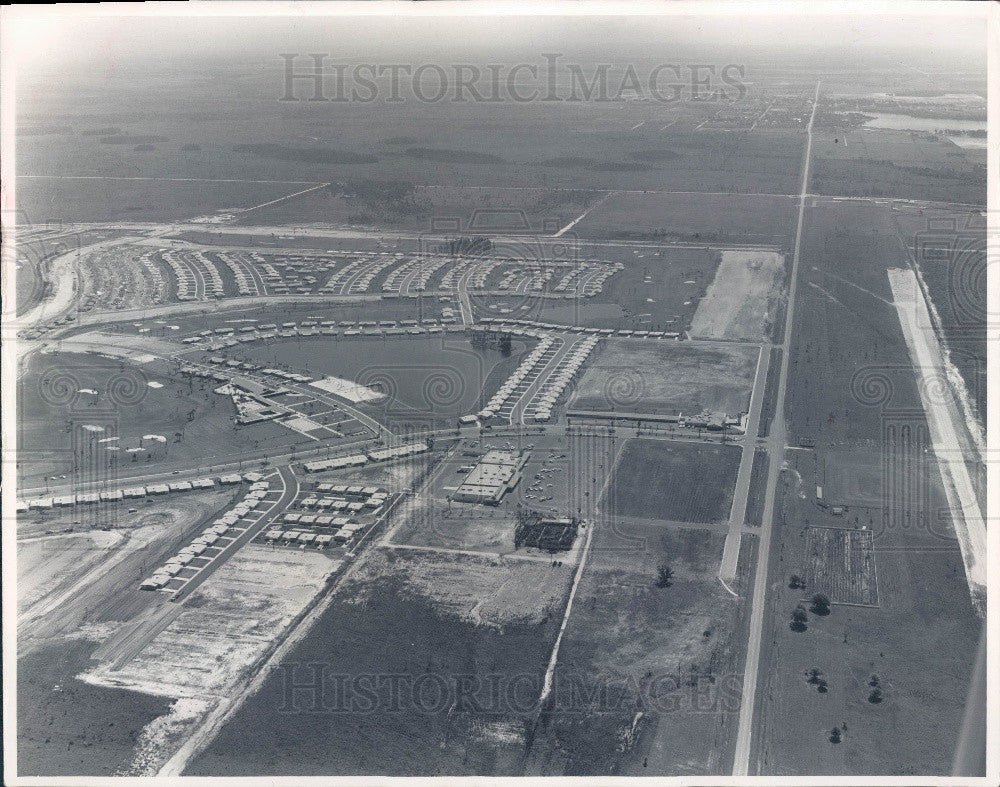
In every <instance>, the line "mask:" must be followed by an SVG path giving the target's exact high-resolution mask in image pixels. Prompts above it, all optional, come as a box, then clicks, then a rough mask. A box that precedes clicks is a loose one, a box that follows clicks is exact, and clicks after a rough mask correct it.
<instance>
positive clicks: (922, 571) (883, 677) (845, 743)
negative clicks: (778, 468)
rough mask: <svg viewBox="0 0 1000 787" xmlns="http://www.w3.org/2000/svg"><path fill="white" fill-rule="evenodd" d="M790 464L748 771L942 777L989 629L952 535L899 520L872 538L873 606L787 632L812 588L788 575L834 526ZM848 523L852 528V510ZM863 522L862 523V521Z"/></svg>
mask: <svg viewBox="0 0 1000 787" xmlns="http://www.w3.org/2000/svg"><path fill="white" fill-rule="evenodd" d="M789 460H790V462H791V474H792V475H793V476H794V475H795V474H799V475H801V478H802V480H801V482H796V483H787V476H786V484H784V485H783V486H782V487H780V488H779V491H780V492H781V494H782V498H781V506H782V509H781V511H780V512H779V513H780V517H781V519H780V520H779V524H778V526H779V527H780V528H781V533H782V535H783V537H782V539H781V541H780V545H779V546H777V547H776V550H777V552H776V554H777V555H778V556H779V559H778V560H777V561H776V567H775V572H776V573H775V574H774V575H773V576H774V581H775V587H778V588H780V590H779V591H778V592H777V593H776V594H775V596H774V598H773V599H772V600H771V605H772V608H773V610H774V618H773V621H772V623H771V624H770V625H769V626H768V628H767V630H766V633H765V642H766V643H767V650H766V651H765V653H767V652H768V651H769V655H767V656H766V658H768V663H769V665H770V667H769V677H768V679H767V686H768V691H769V692H770V694H771V699H770V700H769V702H768V703H767V706H766V708H767V710H766V712H765V713H764V714H762V715H761V716H760V721H759V723H760V724H761V726H760V727H759V731H757V732H755V739H757V735H758V734H759V735H760V738H759V739H758V740H759V743H758V753H757V755H756V756H755V758H753V759H752V760H751V762H752V763H755V764H756V765H757V767H759V768H760V771H761V772H762V773H771V774H784V775H793V774H802V773H841V772H845V771H850V772H854V773H871V774H900V775H905V774H913V773H942V774H943V773H946V772H947V771H948V768H949V763H950V761H951V757H952V755H953V753H954V750H955V746H956V743H957V736H958V734H959V728H960V724H961V719H962V714H963V712H964V704H965V699H966V691H967V688H968V680H969V674H970V670H971V668H972V661H973V658H974V655H975V650H976V643H977V640H978V638H979V634H980V628H981V625H982V621H981V620H980V619H979V618H978V616H977V615H976V613H975V611H974V610H973V607H972V604H971V601H970V598H969V591H968V587H967V585H966V582H965V577H964V571H963V564H962V559H961V555H960V552H959V550H958V548H957V545H956V544H955V541H954V536H953V535H952V536H950V537H949V536H947V534H943V533H937V532H935V531H934V530H933V529H927V528H923V527H912V526H910V527H907V526H903V525H902V524H901V523H898V522H897V523H895V524H894V526H892V527H890V528H885V529H883V530H881V531H879V532H876V533H875V534H873V536H871V538H872V544H873V547H874V552H873V553H871V554H873V555H874V558H873V560H874V563H875V564H877V573H878V606H877V607H874V606H838V605H835V606H834V607H833V608H832V612H831V613H830V614H829V615H827V616H825V617H824V616H819V615H813V614H809V616H808V617H809V620H808V622H807V629H806V631H804V632H801V633H799V632H795V631H792V630H790V629H789V625H788V622H789V619H790V615H791V612H792V609H793V608H794V607H795V606H796V605H797V604H798V603H799V602H800V601H801V599H802V597H803V595H804V594H805V595H806V596H809V595H811V594H812V593H813V592H814V588H813V587H812V586H807V588H806V589H805V591H802V590H796V589H792V588H788V587H787V585H788V580H789V576H790V575H791V574H792V573H798V574H799V575H800V576H807V570H808V566H809V561H810V555H809V552H808V544H809V543H810V539H809V538H808V537H807V536H808V534H809V533H810V532H812V531H813V529H814V528H813V525H814V524H822V525H823V526H824V527H830V526H833V525H834V524H835V522H836V519H837V518H835V517H831V516H830V515H829V514H825V515H821V514H820V513H819V512H820V509H818V508H817V507H816V506H815V504H814V503H813V502H812V500H811V499H810V498H811V496H810V495H807V494H806V495H800V494H798V493H799V492H800V491H802V490H804V489H805V490H808V489H809V488H810V486H811V484H812V483H813V481H814V480H815V477H814V475H813V461H812V457H811V456H809V455H808V454H807V453H805V452H791V453H790V454H789ZM939 494H940V492H939ZM876 512H877V509H876ZM848 516H849V518H850V519H851V520H852V521H853V520H854V517H855V512H854V511H853V509H852V510H851V512H850V513H849V515H848ZM857 516H858V517H859V519H861V521H863V522H865V524H867V519H866V518H865V512H863V511H859V512H857ZM837 526H839V527H843V526H844V523H842V522H841V523H837ZM854 526H855V527H856V526H857V525H856V524H855V525H854ZM846 532H852V533H863V532H864V531H856V530H855V531H846ZM862 537H864V536H862ZM842 543H846V542H842ZM841 555H842V556H844V553H843V552H842V553H841ZM858 556H859V557H860V555H858ZM852 563H853V558H852ZM772 565H774V564H772ZM838 573H839V572H838ZM841 576H843V575H841ZM863 576H869V578H870V579H873V577H871V576H870V575H868V574H867V573H865V574H857V575H855V574H852V577H853V578H854V582H857V580H859V579H861V578H862V577H863ZM821 589H822V588H821V587H819V586H817V587H816V588H815V590H821ZM831 591H833V592H835V591H834V589H833V588H831V589H830V590H828V591H827V592H831ZM831 598H833V599H834V600H836V596H835V595H833V594H831ZM806 606H809V605H808V604H806ZM814 667H815V668H817V669H819V670H821V671H822V673H823V678H824V679H825V680H826V681H827V683H828V691H827V692H826V693H824V694H817V693H816V689H815V687H814V686H811V685H808V684H807V683H806V681H805V677H804V672H805V671H806V670H809V669H811V668H814ZM872 676H877V679H878V682H879V686H880V687H881V689H882V691H883V694H884V698H883V699H882V701H881V702H878V703H873V702H871V701H869V699H868V698H869V695H870V694H871V692H872V689H873V687H872V686H871V685H870V681H871V679H872ZM841 725H846V727H847V729H846V730H844V731H843V737H842V741H841V743H840V744H837V745H833V744H831V743H830V742H829V740H828V735H829V731H830V729H831V728H832V727H834V726H841Z"/></svg>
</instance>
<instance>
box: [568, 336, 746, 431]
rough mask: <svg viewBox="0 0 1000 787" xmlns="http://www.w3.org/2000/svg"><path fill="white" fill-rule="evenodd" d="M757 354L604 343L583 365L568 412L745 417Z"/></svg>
mask: <svg viewBox="0 0 1000 787" xmlns="http://www.w3.org/2000/svg"><path fill="white" fill-rule="evenodd" d="M757 356H758V349H757V348H756V347H752V346H744V345H737V344H723V343H720V344H702V343H695V344H687V343H684V344H681V343H673V342H658V343H656V344H650V343H647V342H641V341H635V340H628V339H608V340H606V341H605V342H603V343H602V345H601V349H600V350H599V352H598V354H597V355H596V357H595V358H594V359H593V360H592V361H590V362H589V363H588V364H587V367H586V370H585V371H584V373H583V376H582V377H581V378H580V381H579V383H578V384H577V387H576V391H575V393H574V395H573V398H572V399H571V400H570V404H569V407H571V408H573V409H578V410H600V411H614V412H631V413H678V412H682V413H684V414H686V415H696V414H698V413H700V412H702V411H703V410H713V411H722V412H726V413H729V414H733V415H735V414H738V413H743V412H746V410H747V407H748V406H749V403H750V392H751V388H752V387H753V378H754V374H755V371H756V366H757Z"/></svg>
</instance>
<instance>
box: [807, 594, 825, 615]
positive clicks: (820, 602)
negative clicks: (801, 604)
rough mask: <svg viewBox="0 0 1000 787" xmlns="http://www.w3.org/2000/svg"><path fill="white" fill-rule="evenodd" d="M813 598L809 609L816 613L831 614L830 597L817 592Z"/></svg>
mask: <svg viewBox="0 0 1000 787" xmlns="http://www.w3.org/2000/svg"><path fill="white" fill-rule="evenodd" d="M811 600H812V606H811V607H809V611H810V612H812V613H813V614H814V615H829V614H830V599H829V598H827V596H826V594H824V593H816V594H815V595H814V596H813V597H812V599H811Z"/></svg>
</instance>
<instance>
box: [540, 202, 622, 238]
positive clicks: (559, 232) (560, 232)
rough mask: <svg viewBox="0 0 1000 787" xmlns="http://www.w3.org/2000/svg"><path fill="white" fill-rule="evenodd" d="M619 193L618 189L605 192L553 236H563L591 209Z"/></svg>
mask: <svg viewBox="0 0 1000 787" xmlns="http://www.w3.org/2000/svg"><path fill="white" fill-rule="evenodd" d="M617 193H618V192H617V191H609V192H608V193H607V194H605V195H604V196H603V197H601V198H600V199H599V200H597V202H595V203H594V204H593V205H591V206H590V207H589V208H587V209H586V210H585V211H584V212H583V213H581V214H580V215H579V216H577V217H576V218H575V219H573V221H571V222H570V223H569V224H567V225H566V226H565V227H563V228H562V229H561V230H559V231H558V232H557V233H556V234H555V235H553V236H552V237H553V238H561V237H562V235H563V233H565V232H569V231H570V230H571V229H573V227H575V226H576V225H577V224H579V223H580V222H581V221H583V220H584V218H586V216H587V214H588V213H590V211H592V210H593V209H594V208H596V207H598V206H600V205H603V204H604V202H605V201H606V200H607V199H608V198H609V197H611V196H613V195H614V194H617Z"/></svg>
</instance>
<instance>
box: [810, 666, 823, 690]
mask: <svg viewBox="0 0 1000 787" xmlns="http://www.w3.org/2000/svg"><path fill="white" fill-rule="evenodd" d="M806 683H808V684H809V685H810V686H815V687H816V691H818V692H819V693H820V694H826V692H827V684H826V679H825V678H824V677H823V672H822V670H819V669H817V668H816V667H813V668H812V669H809V670H806Z"/></svg>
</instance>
